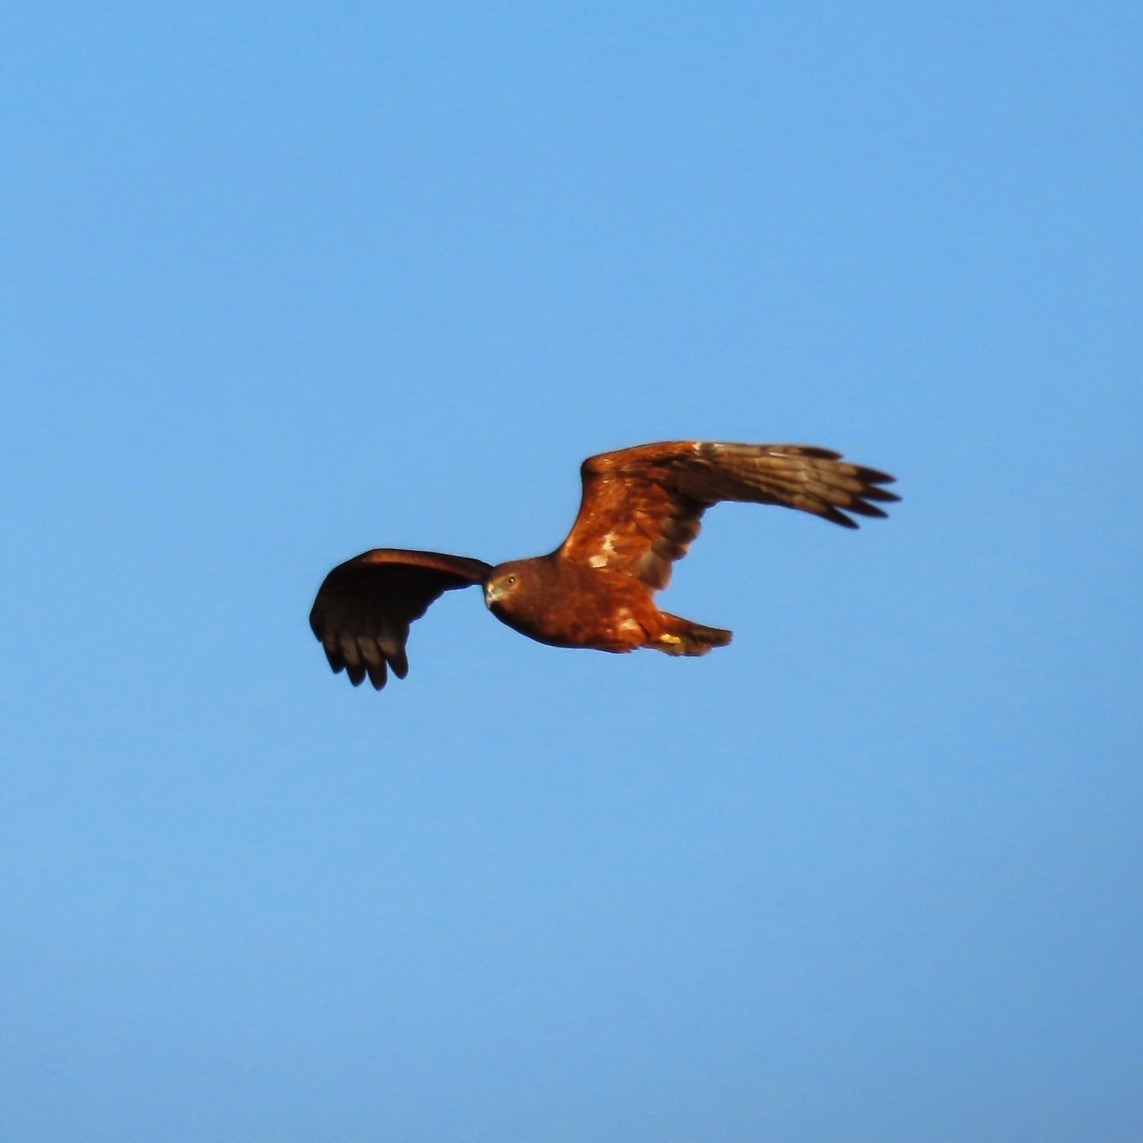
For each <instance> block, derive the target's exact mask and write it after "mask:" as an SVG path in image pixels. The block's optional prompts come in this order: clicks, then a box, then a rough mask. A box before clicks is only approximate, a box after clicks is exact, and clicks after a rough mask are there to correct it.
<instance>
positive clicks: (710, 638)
mask: <svg viewBox="0 0 1143 1143" xmlns="http://www.w3.org/2000/svg"><path fill="white" fill-rule="evenodd" d="M659 618H660V619H662V620H663V633H662V634H661V635H660V636H659V638H658V639H657V640H655V642H653V643H651V644H649V646H651V647H654V648H655V650H656V651H663V652H665V653H666V654H668V655H705V654H706V653H707V652H708V651H709V650H710V649H711V648H712V647H725V646H726V645H727V643H729V642H730V639H731V633H730V632H729V631H724V630H723V629H722V628H721V627H704V626H703V625H702V624H701V623H692V622H691V621H690V620H689V619H680V618H679V617H678V616H677V615H671V614H669V613H668V612H666V611H660V612H659Z"/></svg>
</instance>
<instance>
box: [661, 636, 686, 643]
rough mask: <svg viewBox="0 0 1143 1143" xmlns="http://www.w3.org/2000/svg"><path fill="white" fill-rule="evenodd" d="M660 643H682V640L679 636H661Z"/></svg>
mask: <svg viewBox="0 0 1143 1143" xmlns="http://www.w3.org/2000/svg"><path fill="white" fill-rule="evenodd" d="M659 642H660V643H681V642H682V640H681V639H680V638H679V637H678V636H677V635H660V636H659Z"/></svg>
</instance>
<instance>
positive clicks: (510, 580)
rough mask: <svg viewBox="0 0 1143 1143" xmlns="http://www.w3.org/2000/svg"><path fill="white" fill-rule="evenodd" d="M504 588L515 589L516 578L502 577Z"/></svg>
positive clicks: (510, 576) (511, 576)
mask: <svg viewBox="0 0 1143 1143" xmlns="http://www.w3.org/2000/svg"><path fill="white" fill-rule="evenodd" d="M504 586H505V587H515V586H516V577H515V576H514V575H509V576H505V577H504Z"/></svg>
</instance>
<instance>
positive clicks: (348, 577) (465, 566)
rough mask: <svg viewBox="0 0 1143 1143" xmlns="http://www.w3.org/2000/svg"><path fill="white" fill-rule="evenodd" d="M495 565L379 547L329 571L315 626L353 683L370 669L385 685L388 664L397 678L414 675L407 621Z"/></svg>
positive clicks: (316, 609) (314, 616) (329, 656)
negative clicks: (409, 657)
mask: <svg viewBox="0 0 1143 1143" xmlns="http://www.w3.org/2000/svg"><path fill="white" fill-rule="evenodd" d="M491 570H492V567H491V565H490V564H486V563H484V562H483V561H482V560H470V559H466V558H465V557H464V556H446V555H442V554H441V553H440V552H412V551H405V550H403V549H401V548H376V549H374V550H373V551H371V552H364V553H363V554H362V555H360V556H356V557H355V558H354V559H352V560H347V561H346V562H345V563H343V564H339V565H338V566H337V567H335V568H334V569H333V571H331V572H330V573H329V575H327V576H326V577H325V581H324V582H323V583H322V585H321V587H320V588H319V589H318V593H317V599H315V600H314V606H313V610H312V611H311V612H310V627H312V628H313V633H314V634H315V635H316V636H317V637H318V638H319V639H320V640H321V643H322V646H323V647H324V648H325V655H326V658H327V659H329V665H330V666H331V667H332V668H333V669H334V671H345V672H346V673H347V674H348V675H349V681H350V682H351V683H353V685H354V686H355V687H356V686H359V685H360V684H361V683H362V682H363V681H364V680H365V676H366V675H368V676H369V681H370V682H371V683H372V684H373V686H374V688H375V689H376V690H380V689H381V688H382V687H383V686H384V685H385V681H386V678H387V673H388V672H387V669H386V665H388V667H391V668H392V670H393V674H395V675H396V676H397V678H399V679H403V678H404V677H405V676H406V675H407V674H408V673H409V661H408V659H407V658H406V656H405V643H406V641H407V640H408V638H409V624H410V623H412V622H413V620H414V619H420V617H421V616H422V615H424V613H425V611H426V610H427V608H428V606H429V604H430V603H432V602H433V600H435V599H438V598H439V597H440V596H441V595H442V594H443V593H444V592H446V591H452V590H453V589H454V588H458V587H469V586H470V585H471V584H474V583H483V582H484V578H485V576H487V575H488V573H489V572H490V571H491Z"/></svg>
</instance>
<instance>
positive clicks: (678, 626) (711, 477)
mask: <svg viewBox="0 0 1143 1143" xmlns="http://www.w3.org/2000/svg"><path fill="white" fill-rule="evenodd" d="M580 474H581V476H582V479H583V500H582V502H581V503H580V509H579V515H578V516H577V517H576V521H575V523H574V524H573V525H572V530H571V532H570V533H569V535H568V537H567V539H566V540H564V542H563V543H562V544H561V545H560V546H559V547H558V548H557V549H556V550H555V551H554V552H552V553H551V554H549V555H546V556H537V557H535V558H533V559H528V560H512V561H510V562H508V563H504V564H499V565H497V566H496V567H492V566H491V565H490V564H486V563H484V562H483V561H482V560H474V559H467V558H465V557H464V556H449V555H442V554H441V553H439V552H418V551H408V550H404V549H399V548H377V549H375V550H373V551H370V552H365V553H364V554H362V555H360V556H356V557H355V558H354V559H352V560H348V561H347V562H346V563H343V564H340V565H338V566H337V567H335V568H334V569H333V571H331V572H330V573H329V575H327V576H326V578H325V582H324V583H323V584H322V585H321V588H320V589H319V590H318V594H317V599H316V600H315V601H314V606H313V610H312V611H311V612H310V626H311V627H312V628H313V632H314V634H315V635H316V636H317V637H318V639H319V640H321V643H322V645H323V646H324V648H325V653H326V657H327V658H328V659H329V664H330V666H331V667H332V668H333V669H334V670H335V671H342V670H344V671H345V672H346V673H347V674H348V675H349V678H350V681H351V682H352V683H353V685H354V686H357V685H358V684H360V683H361V682H363V681H364V680H365V678H366V677H368V678H369V681H370V682H371V683H372V684H373V686H374V687H375V688H376V689H377V690H380V689H381V688H382V687H383V686H384V685H385V682H386V678H387V675H388V670H392V671H393V673H394V674H395V675H396V676H397V677H398V678H401V679H403V678H404V677H405V675H406V674H407V673H408V669H409V665H408V660H407V659H406V657H405V644H406V641H407V640H408V637H409V624H410V623H412V622H413V620H414V619H419V618H420V617H421V616H422V615H424V613H425V610H426V609H427V608H428V606H429V604H431V603H432V602H433V600H435V599H437V598H439V597H440V596H441V595H442V594H443V593H444V592H446V591H452V590H453V589H454V588H458V587H468V586H470V585H472V584H481V585H482V586H483V588H484V598H485V602H486V603H487V605H488V608H489V610H490V611H491V612H492V614H493V615H495V616H496V617H497V619H500V620H501V621H502V622H504V623H507V624H508V626H509V627H513V628H515V629H516V630H517V631H519V632H521V633H522V634H524V635H527V636H529V637H530V638H532V639H535V640H537V641H538V642H540V643H548V644H550V645H551V646H554V647H590V648H593V649H595V650H597V651H613V652H621V651H633V650H635V649H636V648H637V647H652V648H654V649H655V650H657V651H664V652H666V653H667V654H669V655H705V654H706V653H707V652H708V651H709V650H710V649H711V648H712V647H723V646H725V645H726V644H727V643H729V642H730V636H731V633H730V632H729V631H724V630H721V629H720V628H717V627H704V626H702V625H701V624H699V623H692V622H691V621H690V620H687V619H680V618H678V617H677V616H675V615H670V614H668V613H667V612H665V611H660V610H659V609H658V607H656V606H655V602H654V599H653V595H654V593H655V592H656V591H659V590H660V589H662V588H665V587H666V586H667V584H668V583H669V582H670V578H671V564H672V563H673V562H674V561H675V560H678V559H682V557H683V556H685V555H686V554H687V549H688V547H689V546H690V544H691V542H692V541H693V540H694V538H695V537H696V536H697V535H698V533H699V527H700V524H699V521H700V519H701V517H702V514H703V512H705V511H706V509H707V508H709V507H710V506H711V505H713V504H717V503H718V502H719V501H721V500H738V501H746V502H750V503H754V504H778V505H781V506H783V507H786V508H798V509H801V510H802V511H803V512H811V513H813V514H814V515H815V516H821V517H822V518H824V519H826V520H830V521H832V522H833V523H835V524H841V525H842V526H844V527H846V528H856V527H857V524H856V522H855V521H854V520H852V519H851V518H850V517H849V516H848V515H846V513H847V512H851V513H853V514H854V515H858V516H884V515H885V512H884V511H883V510H882V509H881V508H879V507H878V505H877V503H876V502H880V503H883V504H884V503H888V502H890V501H893V500H897V499H898V497H897V496H896V495H894V493H892V492H890V491H888V489H886V488H883V487H882V485H884V484H890V483H892V481H893V479H894V478H893V477H892V476H888V475H886V474H885V473H884V472H878V471H877V470H876V469H874V468H863V467H861V466H860V465H855V464H849V463H848V462H847V461H843V460H842V459H841V456H840V454H838V453H836V452H830V451H829V450H828V449H824V448H814V447H812V446H809V445H750V444H715V443H711V442H708V441H670V442H666V443H663V444H649V445H639V446H637V447H635V448H628V449H622V450H621V451H619V452H607V453H601V454H600V455H599V456H593V457H590V458H589V459H588V460H585V461H584V462H583V466H582V468H581V470H580Z"/></svg>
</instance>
